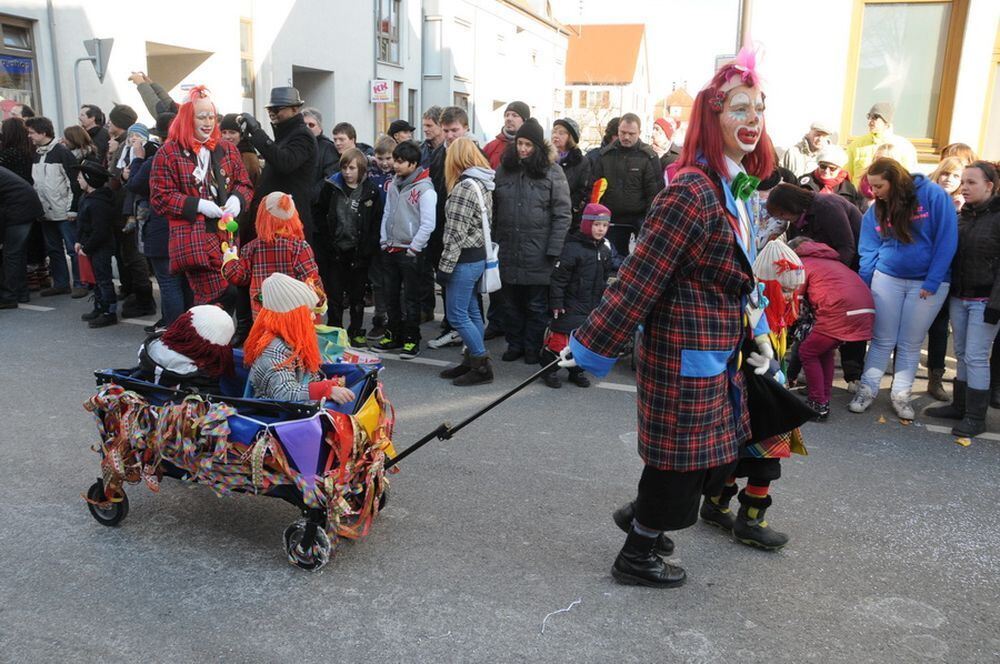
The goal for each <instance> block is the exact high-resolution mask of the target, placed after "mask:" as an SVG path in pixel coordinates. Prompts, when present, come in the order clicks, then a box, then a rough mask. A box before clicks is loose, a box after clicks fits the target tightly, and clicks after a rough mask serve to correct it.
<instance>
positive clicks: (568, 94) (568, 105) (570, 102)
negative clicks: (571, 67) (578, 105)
mask: <svg viewBox="0 0 1000 664" xmlns="http://www.w3.org/2000/svg"><path fill="white" fill-rule="evenodd" d="M564 105H565V107H566V108H573V91H572V90H567V91H566V100H565V102H564Z"/></svg>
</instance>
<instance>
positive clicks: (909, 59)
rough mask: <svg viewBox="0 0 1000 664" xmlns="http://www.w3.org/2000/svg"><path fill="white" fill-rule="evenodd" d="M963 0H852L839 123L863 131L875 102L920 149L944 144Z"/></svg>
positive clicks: (931, 149)
mask: <svg viewBox="0 0 1000 664" xmlns="http://www.w3.org/2000/svg"><path fill="white" fill-rule="evenodd" d="M968 5H969V3H968V0H910V1H909V2H897V1H894V0H855V12H854V24H853V28H852V43H851V52H850V58H851V59H850V62H852V63H853V69H854V72H853V75H851V72H850V70H849V76H848V86H847V88H848V89H847V94H846V95H845V100H844V114H845V120H844V123H843V124H844V128H845V130H847V133H848V134H849V135H852V136H859V135H862V134H864V133H866V132H867V131H868V127H867V117H866V115H867V113H868V109H869V108H871V106H872V104H874V103H876V102H879V101H889V102H892V103H893V105H894V106H895V107H896V115H895V118H894V119H893V128H894V129H895V131H896V133H897V134H900V135H901V136H905V137H907V138H909V139H910V140H911V141H912V142H913V144H914V145H915V146H916V147H917V150H918V151H919V152H921V153H922V154H923V155H925V156H929V155H930V154H931V153H936V151H937V149H938V147H940V146H941V145H944V144H945V143H947V140H948V134H949V133H950V130H951V114H952V107H953V105H954V101H955V83H956V79H957V76H958V63H959V55H960V51H961V46H962V43H961V42H962V33H963V31H964V29H965V18H966V15H967V12H968Z"/></svg>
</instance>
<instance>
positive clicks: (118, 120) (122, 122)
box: [108, 104, 139, 129]
mask: <svg viewBox="0 0 1000 664" xmlns="http://www.w3.org/2000/svg"><path fill="white" fill-rule="evenodd" d="M108 119H109V120H111V124H113V125H114V126H116V127H118V128H119V129H125V128H126V127H131V126H132V125H134V124H135V123H136V121H137V120H138V119H139V115H138V114H137V113H136V112H135V111H133V110H132V107H131V106H126V105H125V104H115V107H114V108H112V109H111V112H110V113H108Z"/></svg>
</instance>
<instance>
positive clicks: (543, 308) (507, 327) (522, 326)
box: [503, 284, 549, 353]
mask: <svg viewBox="0 0 1000 664" xmlns="http://www.w3.org/2000/svg"><path fill="white" fill-rule="evenodd" d="M503 299H504V303H505V305H506V306H505V310H504V311H505V313H506V320H505V321H504V330H503V331H504V334H505V335H506V337H507V345H508V346H509V347H510V348H515V349H518V350H522V351H528V352H531V353H538V352H540V351H541V350H542V339H543V338H544V337H545V327H546V326H547V325H548V322H549V311H548V308H549V287H548V286H543V285H538V284H530V285H524V286H521V285H517V284H504V286H503Z"/></svg>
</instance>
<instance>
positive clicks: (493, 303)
mask: <svg viewBox="0 0 1000 664" xmlns="http://www.w3.org/2000/svg"><path fill="white" fill-rule="evenodd" d="M480 297H482V296H480ZM480 305H482V303H480ZM506 306H507V305H506V304H505V303H504V299H503V289H500V290H498V291H494V292H492V293H490V308H489V310H488V311H486V321H487V323H488V327H489V328H490V329H494V330H498V331H500V332H503V331H504V326H505V325H506V324H507V323H506V317H507V309H506ZM480 311H482V308H480Z"/></svg>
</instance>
